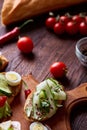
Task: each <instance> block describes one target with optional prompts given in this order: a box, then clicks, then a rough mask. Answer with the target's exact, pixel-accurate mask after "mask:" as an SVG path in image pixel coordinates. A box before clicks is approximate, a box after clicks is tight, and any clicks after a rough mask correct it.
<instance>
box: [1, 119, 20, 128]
mask: <svg viewBox="0 0 87 130" xmlns="http://www.w3.org/2000/svg"><path fill="white" fill-rule="evenodd" d="M0 130H21V124H20V122H18V121H11V120H8V121H5V122H2V123H0Z"/></svg>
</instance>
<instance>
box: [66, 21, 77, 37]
mask: <svg viewBox="0 0 87 130" xmlns="http://www.w3.org/2000/svg"><path fill="white" fill-rule="evenodd" d="M66 32H67V33H68V34H70V35H75V34H77V32H78V25H77V23H74V22H73V21H70V22H68V23H67V24H66Z"/></svg>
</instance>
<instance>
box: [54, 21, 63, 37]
mask: <svg viewBox="0 0 87 130" xmlns="http://www.w3.org/2000/svg"><path fill="white" fill-rule="evenodd" d="M53 30H54V32H55V33H56V34H59V35H61V34H63V33H64V32H65V26H64V24H62V23H60V22H57V23H56V24H55V25H54V28H53Z"/></svg>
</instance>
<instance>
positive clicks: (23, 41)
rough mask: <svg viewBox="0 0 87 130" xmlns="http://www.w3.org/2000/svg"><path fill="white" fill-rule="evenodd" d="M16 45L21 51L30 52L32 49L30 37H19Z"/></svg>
mask: <svg viewBox="0 0 87 130" xmlns="http://www.w3.org/2000/svg"><path fill="white" fill-rule="evenodd" d="M17 47H18V48H19V50H20V51H21V52H23V53H30V52H32V50H33V47H34V44H33V41H32V40H31V38H29V37H21V38H19V40H18V42H17Z"/></svg>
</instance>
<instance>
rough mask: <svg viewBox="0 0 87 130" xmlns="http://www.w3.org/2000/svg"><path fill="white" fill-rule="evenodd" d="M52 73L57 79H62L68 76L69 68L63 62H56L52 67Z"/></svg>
mask: <svg viewBox="0 0 87 130" xmlns="http://www.w3.org/2000/svg"><path fill="white" fill-rule="evenodd" d="M50 72H51V73H52V75H53V76H54V77H55V78H61V77H63V76H65V75H66V72H67V67H66V65H65V63H63V62H54V63H53V64H52V65H51V66H50Z"/></svg>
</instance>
